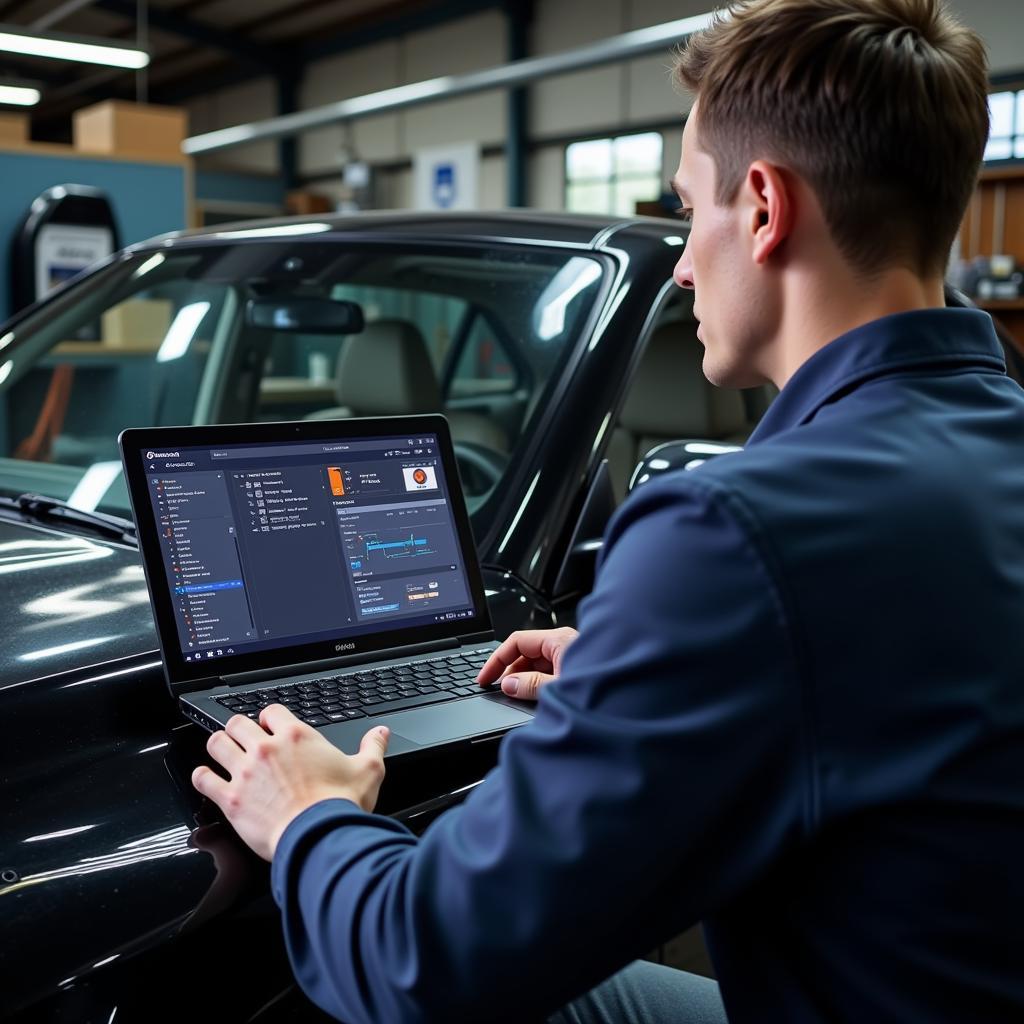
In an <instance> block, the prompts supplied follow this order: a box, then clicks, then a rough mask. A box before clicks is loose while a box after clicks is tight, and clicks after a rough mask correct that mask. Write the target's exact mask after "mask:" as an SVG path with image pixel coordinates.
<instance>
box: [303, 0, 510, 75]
mask: <svg viewBox="0 0 1024 1024" xmlns="http://www.w3.org/2000/svg"><path fill="white" fill-rule="evenodd" d="M393 6H395V7H400V8H406V13H399V14H398V15H397V16H396V15H395V14H390V15H388V14H387V12H384V13H385V15H386V16H385V17H382V18H380V19H379V20H377V21H375V22H374V23H371V24H369V25H365V26H364V27H361V28H353V27H352V24H351V21H347V22H346V21H342V22H339V23H338V24H336V25H334V26H326V27H324V28H319V29H317V31H316V34H315V35H314V36H313V38H311V39H309V40H307V41H306V42H305V43H303V44H300V46H299V49H298V53H297V54H296V60H297V61H299V62H301V63H303V64H305V63H308V62H309V61H314V60H320V59H322V58H324V57H333V56H335V55H336V54H339V53H344V52H345V51H346V50H355V49H358V48H359V47H361V46H371V45H372V44H373V43H380V42H383V41H385V40H387V39H394V38H395V37H396V36H404V35H407V34H408V33H410V32H419V31H422V30H423V29H429V28H437V27H438V26H439V25H443V24H445V23H446V22H449V21H456V20H458V19H459V18H468V17H469V16H470V15H473V14H481V13H482V12H484V11H488V10H491V9H492V8H494V7H503V6H504V4H503V3H502V0H448V2H447V3H441V4H434V5H433V6H428V7H424V6H423V5H422V4H416V5H407V4H395V5H393ZM325 36H326V37H327V38H325Z"/></svg>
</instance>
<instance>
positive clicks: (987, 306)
mask: <svg viewBox="0 0 1024 1024" xmlns="http://www.w3.org/2000/svg"><path fill="white" fill-rule="evenodd" d="M975 302H976V303H977V305H978V309H984V310H992V311H993V312H998V311H999V310H1011V309H1019V310H1024V298H1022V299H975Z"/></svg>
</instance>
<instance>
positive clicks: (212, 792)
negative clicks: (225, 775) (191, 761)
mask: <svg viewBox="0 0 1024 1024" xmlns="http://www.w3.org/2000/svg"><path fill="white" fill-rule="evenodd" d="M192 785H193V786H195V787H196V789H197V790H199V792H200V793H202V794H203V796H205V797H208V798H209V799H210V800H212V801H213V802H214V803H215V804H216V805H217V806H218V807H223V806H224V802H225V800H226V798H227V795H228V784H227V782H225V781H224V779H222V778H221V777H220V776H219V775H218V774H217V773H216V772H215V771H214V770H213V769H212V768H207V767H206V765H205V764H201V765H200V766H199V767H198V768H197V769H196V770H195V771H194V772H193V773H192Z"/></svg>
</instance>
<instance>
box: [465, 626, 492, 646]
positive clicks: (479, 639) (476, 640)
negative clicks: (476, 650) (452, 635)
mask: <svg viewBox="0 0 1024 1024" xmlns="http://www.w3.org/2000/svg"><path fill="white" fill-rule="evenodd" d="M457 639H458V641H459V644H460V645H465V644H483V643H486V642H487V641H488V640H493V639H494V630H493V629H485V630H483V631H482V632H480V633H467V634H466V635H465V636H460V637H458V638H457Z"/></svg>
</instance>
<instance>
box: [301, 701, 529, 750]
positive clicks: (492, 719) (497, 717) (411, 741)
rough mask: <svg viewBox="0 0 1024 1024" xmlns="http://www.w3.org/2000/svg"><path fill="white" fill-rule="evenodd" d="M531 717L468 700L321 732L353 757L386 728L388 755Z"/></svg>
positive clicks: (494, 704) (507, 726) (494, 703)
mask: <svg viewBox="0 0 1024 1024" xmlns="http://www.w3.org/2000/svg"><path fill="white" fill-rule="evenodd" d="M531 717H532V716H530V715H528V714H526V713H525V712H523V711H519V710H518V709H517V708H510V707H506V706H505V705H504V704H499V703H498V702H497V701H496V700H492V699H490V698H488V697H471V698H469V699H468V700H455V701H451V702H450V703H445V704H436V705H433V706H431V707H425V708H415V709H413V710H410V711H396V712H394V713H393V714H384V715H375V716H374V717H373V718H360V719H357V720H356V721H353V722H339V723H338V724H337V725H327V726H324V727H323V729H321V730H320V731H321V732H322V733H323V734H324V736H326V737H327V739H329V740H330V741H331V742H332V743H333V744H334V745H335V746H336V747H338V748H339V749H341V750H343V751H344V752H345V753H346V754H354V753H356V751H357V750H358V749H359V742H360V740H362V738H363V736H364V735H365V734H366V733H367V732H369V730H370V729H372V728H374V726H378V725H386V726H387V727H388V728H389V729H390V730H391V740H390V742H389V743H388V754H389V755H393V754H406V753H408V752H409V751H410V750H418V749H419V748H420V747H429V746H434V745H436V744H438V743H449V742H453V741H455V740H461V739H464V738H465V737H467V736H476V735H477V734H482V733H489V732H498V731H499V730H501V729H510V728H512V726H515V725H524V724H525V723H526V722H528V721H530V718H531Z"/></svg>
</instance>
